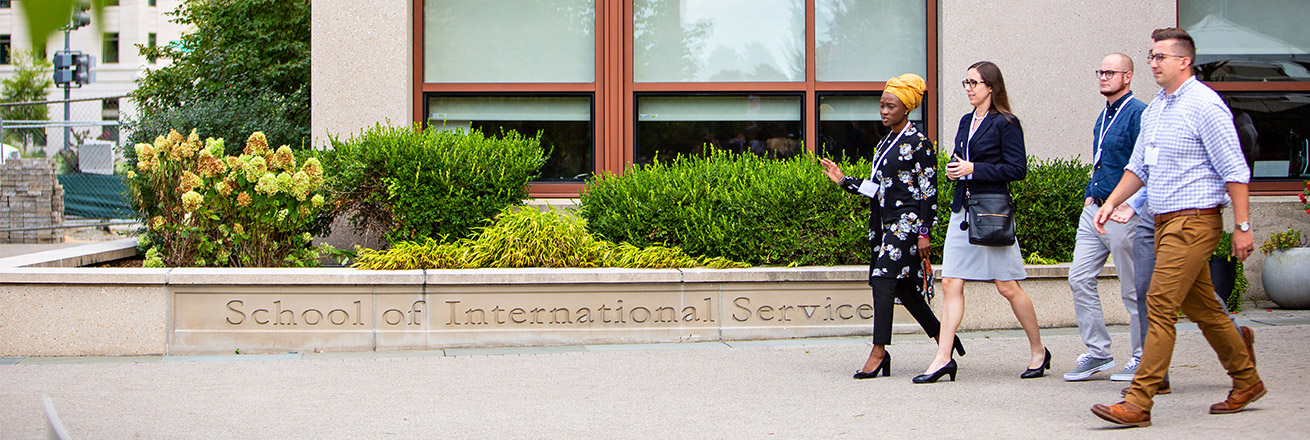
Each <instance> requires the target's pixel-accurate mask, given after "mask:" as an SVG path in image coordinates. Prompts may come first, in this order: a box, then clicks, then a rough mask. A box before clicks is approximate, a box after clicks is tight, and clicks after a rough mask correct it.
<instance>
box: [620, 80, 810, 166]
mask: <svg viewBox="0 0 1310 440" xmlns="http://www.w3.org/2000/svg"><path fill="white" fill-rule="evenodd" d="M801 139H804V128H803V125H802V124H801V97H800V96H799V95H790V96H789V95H763V96H761V95H736V96H730V95H718V94H713V95H695V96H639V97H637V150H636V157H635V158H634V159H633V162H634V163H638V164H646V163H651V162H652V161H653V160H654V159H656V158H660V159H661V160H668V159H672V158H673V157H676V156H678V155H686V154H690V155H702V154H706V153H707V151H706V150H707V149H710V148H719V149H725V150H729V151H733V152H737V153H750V154H756V155H759V156H764V157H774V158H786V157H791V156H795V155H797V154H800V153H802V152H804V151H805V149H804V147H803V146H802V145H801Z"/></svg>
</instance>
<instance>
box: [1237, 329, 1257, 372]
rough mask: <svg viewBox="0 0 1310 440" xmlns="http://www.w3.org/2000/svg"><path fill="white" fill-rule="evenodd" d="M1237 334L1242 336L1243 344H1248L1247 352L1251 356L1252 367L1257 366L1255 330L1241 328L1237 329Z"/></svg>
mask: <svg viewBox="0 0 1310 440" xmlns="http://www.w3.org/2000/svg"><path fill="white" fill-rule="evenodd" d="M1237 332H1238V333H1241V334H1242V343H1244V344H1246V352H1247V353H1248V354H1250V355H1251V365H1252V366H1255V330H1251V327H1247V326H1241V327H1238V328H1237Z"/></svg>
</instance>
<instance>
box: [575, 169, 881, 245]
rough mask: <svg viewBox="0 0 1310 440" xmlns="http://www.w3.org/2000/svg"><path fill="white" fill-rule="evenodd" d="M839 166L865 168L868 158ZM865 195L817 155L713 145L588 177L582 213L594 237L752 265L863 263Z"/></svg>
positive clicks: (853, 172)
mask: <svg viewBox="0 0 1310 440" xmlns="http://www.w3.org/2000/svg"><path fill="white" fill-rule="evenodd" d="M842 167H843V169H845V170H847V172H848V173H850V174H852V175H860V173H861V172H863V173H864V174H865V175H867V174H868V169H869V163H868V162H867V161H860V162H857V163H855V164H850V163H843V164H842ZM861 170H862V171H861ZM867 200H868V199H867V198H865V197H852V196H850V195H848V194H847V193H846V192H844V191H842V190H840V189H838V188H837V187H836V185H833V183H832V181H830V180H828V178H827V177H826V176H824V174H823V171H822V167H820V166H819V165H818V164H817V163H816V162H815V158H814V156H810V155H804V156H796V157H792V158H790V159H785V160H773V159H764V158H760V157H758V156H755V155H752V154H736V153H731V152H725V151H722V150H713V151H711V152H710V153H709V154H708V155H707V156H704V157H695V156H679V157H677V158H675V159H673V161H671V162H664V161H659V160H656V161H655V162H654V163H652V164H650V165H646V166H641V167H631V168H629V169H628V170H627V172H626V173H625V174H624V175H623V176H612V175H610V176H604V177H603V178H601V179H593V180H592V181H590V182H588V187H587V190H586V191H585V192H584V193H583V194H582V196H581V206H580V209H579V214H580V215H581V216H582V217H584V218H586V219H587V222H588V228H589V229H590V230H591V232H593V233H595V234H597V235H598V236H600V237H603V238H605V239H608V240H612V241H615V242H625V243H631V244H633V245H635V246H639V247H645V246H652V245H661V246H676V247H680V248H682V249H684V250H686V251H687V252H688V253H691V254H694V255H705V256H710V257H723V258H728V259H731V260H735V261H743V262H747V263H751V264H765V265H768V264H775V265H781V264H803V265H833V264H860V263H867V262H868V254H869V248H868V244H867V239H866V227H865V226H866V225H867V224H868V216H869V205H868V202H867Z"/></svg>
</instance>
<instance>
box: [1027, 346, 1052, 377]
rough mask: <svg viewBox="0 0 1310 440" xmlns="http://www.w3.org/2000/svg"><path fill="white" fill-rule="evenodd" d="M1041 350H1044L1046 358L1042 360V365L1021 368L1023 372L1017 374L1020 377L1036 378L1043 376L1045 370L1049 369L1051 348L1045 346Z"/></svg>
mask: <svg viewBox="0 0 1310 440" xmlns="http://www.w3.org/2000/svg"><path fill="white" fill-rule="evenodd" d="M1043 350H1046V359H1044V360H1042V366H1040V367H1037V368H1029V369H1026V370H1023V374H1020V375H1019V378H1020V379H1036V378H1039V377H1042V376H1045V375H1046V370H1049V369H1051V350H1049V349H1046V348H1043Z"/></svg>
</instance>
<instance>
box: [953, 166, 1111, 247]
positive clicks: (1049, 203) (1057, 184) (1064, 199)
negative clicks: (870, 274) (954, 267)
mask: <svg viewBox="0 0 1310 440" xmlns="http://www.w3.org/2000/svg"><path fill="white" fill-rule="evenodd" d="M937 160H938V162H937V166H938V169H941V170H945V169H946V160H947V158H946V157H943V156H941V155H938V159H937ZM1090 173H1091V165H1086V164H1083V163H1081V162H1079V161H1077V160H1073V159H1058V158H1057V159H1039V158H1037V157H1033V156H1030V157H1028V177H1027V178H1025V179H1024V180H1021V181H1018V182H1012V183H1010V194H1011V195H1013V196H1014V203H1015V213H1014V219H1015V225H1016V226H1017V228H1016V229H1017V230H1016V235H1017V237H1018V240H1019V247H1020V248H1021V249H1022V250H1023V252H1024V253H1025V254H1028V255H1032V254H1033V253H1036V254H1037V255H1039V256H1041V257H1044V258H1043V259H1045V260H1050V259H1054V260H1056V261H1071V260H1073V248H1074V242H1075V240H1076V238H1077V235H1078V218H1079V217H1080V216H1081V215H1082V211H1083V200H1084V197H1083V190H1085V189H1086V188H1087V182H1088V181H1089V179H1090ZM953 197H955V183H954V182H950V181H948V180H946V173H944V172H942V173H937V201H938V203H937V207H938V208H939V209H938V210H937V218H938V223H937V228H936V229H933V232H932V242H933V249H934V252H933V261H934V262H938V263H940V262H941V252H938V251H937V250H940V249H941V246H942V243H943V242H945V239H946V227H947V223H948V221H949V220H950V218H951V200H952V198H953ZM1034 261H1037V260H1034Z"/></svg>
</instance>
